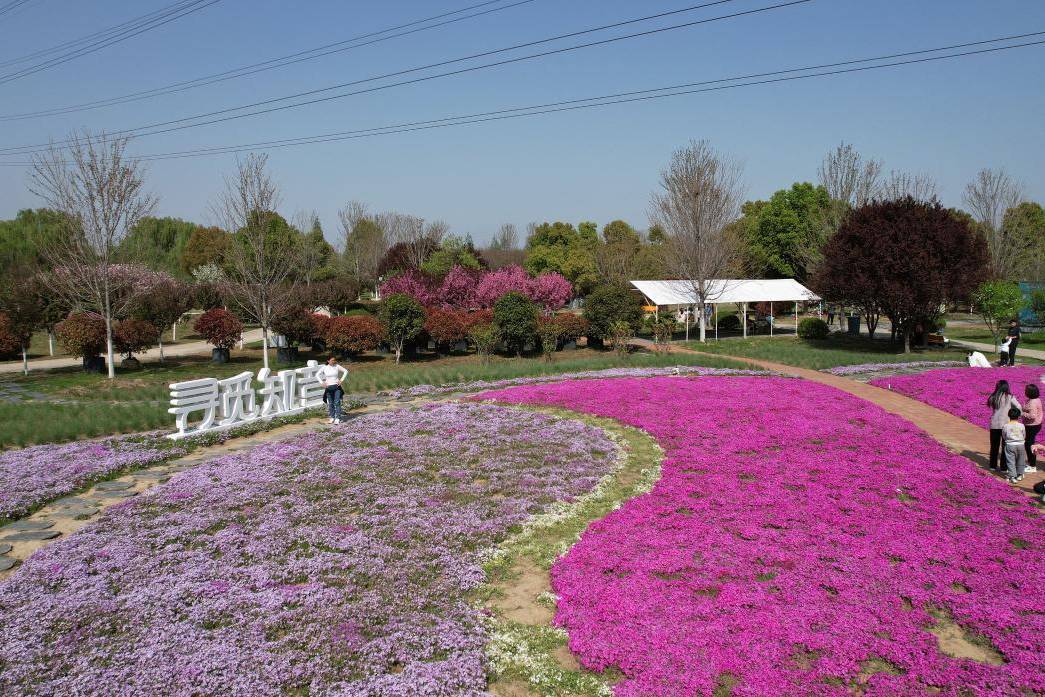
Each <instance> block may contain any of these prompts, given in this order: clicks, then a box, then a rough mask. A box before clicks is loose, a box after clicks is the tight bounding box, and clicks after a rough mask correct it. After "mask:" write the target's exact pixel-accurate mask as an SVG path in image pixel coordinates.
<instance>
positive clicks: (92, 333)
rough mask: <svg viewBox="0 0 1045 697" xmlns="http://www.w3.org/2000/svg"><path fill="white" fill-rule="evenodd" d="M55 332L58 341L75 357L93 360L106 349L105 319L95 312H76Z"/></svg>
mask: <svg viewBox="0 0 1045 697" xmlns="http://www.w3.org/2000/svg"><path fill="white" fill-rule="evenodd" d="M54 330H55V333H56V334H57V335H58V341H59V342H61V344H62V346H64V347H65V350H66V351H68V352H69V353H71V354H72V355H74V356H80V357H81V358H92V357H94V356H97V355H98V354H99V353H101V352H102V349H104V348H105V319H104V318H102V316H101V315H99V314H97V313H95V312H74V313H72V314H70V315H69V316H68V317H66V318H65V319H64V320H62V321H61V322H59V323H58V324H57V325H55V328H54Z"/></svg>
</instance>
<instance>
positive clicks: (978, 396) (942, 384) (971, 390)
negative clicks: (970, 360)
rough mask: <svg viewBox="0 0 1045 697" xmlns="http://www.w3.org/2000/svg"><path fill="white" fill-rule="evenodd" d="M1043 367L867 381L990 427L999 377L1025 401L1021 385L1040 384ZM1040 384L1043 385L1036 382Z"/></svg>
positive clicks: (961, 370)
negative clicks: (990, 401) (991, 403)
mask: <svg viewBox="0 0 1045 697" xmlns="http://www.w3.org/2000/svg"><path fill="white" fill-rule="evenodd" d="M1042 375H1045V367H1043V366H1033V365H1020V366H1014V367H1011V368H954V369H951V370H930V371H927V372H925V373H921V374H919V375H898V376H896V377H890V378H877V379H875V380H871V381H870V384H872V385H876V386H878V387H883V388H886V389H890V390H893V391H894V392H899V393H900V394H903V395H906V396H908V397H910V398H911V399H917V400H918V401H919V402H925V403H926V404H929V405H931V406H934V407H936V408H937V409H940V410H942V411H946V412H948V413H950V414H954V415H955V416H959V417H961V418H963V419H965V420H966V421H969V422H971V423H974V424H976V425H977V426H982V427H983V428H989V427H990V422H991V410H990V408H989V407H987V397H989V396H990V394H991V392H993V391H994V385H995V383H997V382H998V381H999V380H1008V381H1009V387H1010V388H1011V390H1012V393H1013V394H1014V395H1016V399H1018V400H1020V404H1023V403H1024V402H1025V401H1027V398H1026V397H1025V396H1024V395H1023V388H1024V387H1026V386H1027V385H1028V384H1029V383H1032V382H1033V383H1039V380H1040V379H1041V376H1042ZM1039 387H1041V388H1042V389H1045V386H1043V385H1041V384H1040V383H1039Z"/></svg>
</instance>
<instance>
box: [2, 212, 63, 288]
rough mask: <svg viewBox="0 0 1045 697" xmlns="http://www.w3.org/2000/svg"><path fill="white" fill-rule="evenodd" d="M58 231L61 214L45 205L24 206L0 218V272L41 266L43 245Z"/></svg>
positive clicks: (60, 225)
mask: <svg viewBox="0 0 1045 697" xmlns="http://www.w3.org/2000/svg"><path fill="white" fill-rule="evenodd" d="M62 233H63V226H62V217H61V214H60V213H58V212H57V211H53V210H51V209H48V208H38V209H36V210H32V209H29V208H26V209H24V210H20V211H18V215H16V216H15V218H14V219H13V220H0V275H2V276H3V277H6V278H9V277H11V275H12V274H16V275H17V274H18V273H21V272H23V271H24V270H26V269H40V268H45V267H46V266H47V261H46V256H45V253H44V248H45V246H46V245H47V243H48V241H49V240H54V239H55V238H56V237H57V236H58V235H60V234H62Z"/></svg>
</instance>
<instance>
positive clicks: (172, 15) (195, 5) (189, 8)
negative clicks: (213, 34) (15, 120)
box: [0, 0, 221, 85]
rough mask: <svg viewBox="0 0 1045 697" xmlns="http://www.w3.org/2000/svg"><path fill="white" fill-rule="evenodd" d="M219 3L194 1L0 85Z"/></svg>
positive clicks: (6, 77)
mask: <svg viewBox="0 0 1045 697" xmlns="http://www.w3.org/2000/svg"><path fill="white" fill-rule="evenodd" d="M218 2H221V0H192V2H189V3H188V4H186V5H185V6H183V7H180V8H179V9H177V10H172V11H170V12H168V13H165V14H163V15H161V16H160V17H158V18H157V19H156V20H152V21H150V22H148V23H146V24H143V25H135V26H132V27H130V28H128V29H125V30H123V31H121V32H119V33H117V34H115V35H113V36H109V37H106V38H104V39H101V40H99V41H97V42H95V43H93V44H88V45H87V46H83V47H81V48H78V49H75V50H73V51H69V52H68V53H65V54H62V55H60V56H57V57H55V58H51V59H49V60H46V61H44V62H42V63H37V64H36V65H32V66H29V67H28V68H23V69H21V70H17V71H15V72H13V73H8V74H6V75H0V85H3V84H6V83H8V82H13V81H14V80H18V79H21V78H23V77H27V76H29V75H34V74H36V73H38V72H41V71H43V70H47V69H49V68H53V67H55V66H57V65H61V64H63V63H68V62H69V61H71V60H75V59H76V58H79V57H81V56H86V55H88V54H90V53H95V52H97V51H100V50H102V49H103V48H107V47H109V46H112V45H113V44H118V43H120V42H123V41H126V40H127V39H130V38H133V37H135V36H138V35H139V34H144V33H145V32H147V31H152V30H153V29H157V28H159V27H162V26H164V25H166V24H170V23H171V22H173V21H175V20H178V19H181V18H182V17H185V16H187V15H190V14H193V13H195V12H199V11H200V10H202V9H205V8H207V7H210V6H211V5H214V4H217V3H218Z"/></svg>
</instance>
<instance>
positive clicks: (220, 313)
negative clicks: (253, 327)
mask: <svg viewBox="0 0 1045 697" xmlns="http://www.w3.org/2000/svg"><path fill="white" fill-rule="evenodd" d="M192 328H193V329H195V330H196V332H197V333H198V334H199V335H200V336H202V337H204V338H205V339H206V340H207V341H208V343H210V344H211V345H212V346H214V347H215V348H219V349H225V350H228V349H231V348H232V347H233V346H235V345H236V342H237V341H239V340H240V337H241V336H243V323H242V322H240V321H239V319H237V317H236V315H234V314H232V313H231V312H229V311H228V310H222V309H221V308H220V307H216V308H214V309H211V310H207V311H206V312H204V313H203V314H202V315H200V316H199V317H198V318H197V319H196V321H195V322H194V323H193V325H192Z"/></svg>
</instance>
